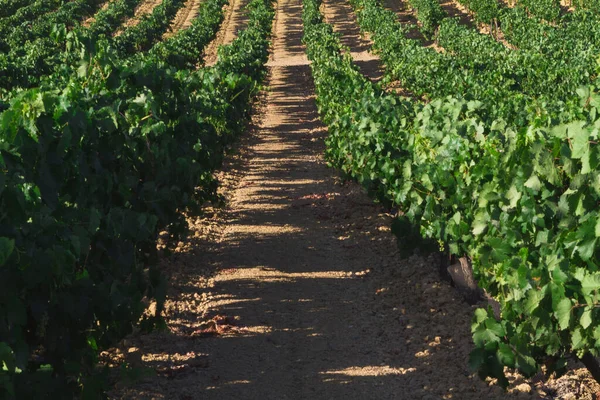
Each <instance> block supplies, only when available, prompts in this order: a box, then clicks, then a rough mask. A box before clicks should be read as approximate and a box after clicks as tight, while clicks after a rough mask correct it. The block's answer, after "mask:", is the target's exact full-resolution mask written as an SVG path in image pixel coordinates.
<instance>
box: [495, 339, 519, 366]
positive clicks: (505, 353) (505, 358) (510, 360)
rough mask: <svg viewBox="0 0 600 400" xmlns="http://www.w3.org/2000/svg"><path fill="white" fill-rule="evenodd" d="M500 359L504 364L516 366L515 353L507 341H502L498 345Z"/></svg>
mask: <svg viewBox="0 0 600 400" xmlns="http://www.w3.org/2000/svg"><path fill="white" fill-rule="evenodd" d="M498 360H500V362H501V363H502V365H506V366H508V367H511V368H513V367H514V366H515V353H513V351H512V349H511V348H510V346H509V345H507V344H506V343H500V344H499V345H498Z"/></svg>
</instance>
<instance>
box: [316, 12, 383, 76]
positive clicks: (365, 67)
mask: <svg viewBox="0 0 600 400" xmlns="http://www.w3.org/2000/svg"><path fill="white" fill-rule="evenodd" d="M322 12H323V16H324V17H325V21H326V22H327V23H328V24H331V25H332V26H333V29H334V30H335V31H336V32H337V33H339V34H340V40H341V42H342V45H343V46H346V47H348V48H349V49H350V54H351V55H352V59H353V60H354V63H355V64H356V65H357V66H358V67H359V68H360V71H361V72H362V73H363V75H365V76H367V77H368V78H369V79H371V80H372V81H374V82H376V81H379V80H381V78H382V77H383V68H382V66H381V61H380V60H379V57H377V56H376V55H374V54H372V53H371V51H370V49H371V45H372V42H371V41H370V40H369V38H367V37H364V36H362V35H361V33H360V28H359V27H358V23H357V22H356V15H355V14H354V11H353V10H352V7H351V6H350V4H348V2H346V1H343V0H342V1H340V0H325V1H323V3H322Z"/></svg>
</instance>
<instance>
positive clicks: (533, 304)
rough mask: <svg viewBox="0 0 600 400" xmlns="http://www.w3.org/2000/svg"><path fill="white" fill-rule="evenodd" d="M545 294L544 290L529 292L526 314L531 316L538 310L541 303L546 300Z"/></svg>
mask: <svg viewBox="0 0 600 400" xmlns="http://www.w3.org/2000/svg"><path fill="white" fill-rule="evenodd" d="M544 295H545V292H544V291H543V290H536V289H531V290H529V291H528V292H527V300H525V312H527V314H529V315H531V314H533V312H534V311H535V309H536V308H538V306H539V305H540V302H541V301H542V299H543V298H544Z"/></svg>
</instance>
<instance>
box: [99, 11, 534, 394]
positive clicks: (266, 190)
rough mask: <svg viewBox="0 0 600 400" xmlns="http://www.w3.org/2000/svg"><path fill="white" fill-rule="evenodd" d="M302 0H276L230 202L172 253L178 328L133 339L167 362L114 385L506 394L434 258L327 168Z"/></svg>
mask: <svg viewBox="0 0 600 400" xmlns="http://www.w3.org/2000/svg"><path fill="white" fill-rule="evenodd" d="M301 10H302V7H301V1H300V0H281V1H280V2H279V3H278V5H277V17H276V22H275V30H274V33H275V35H274V38H273V53H272V57H271V61H270V63H269V65H270V74H269V78H268V82H267V83H268V86H269V90H268V91H266V93H265V95H264V98H263V103H264V104H263V108H262V109H261V111H260V113H259V114H262V115H263V118H262V119H261V120H260V121H256V122H255V126H254V129H253V134H252V135H250V136H249V137H248V138H247V139H246V141H245V143H243V144H242V147H243V148H245V149H247V151H246V153H245V154H244V155H243V156H242V157H241V158H240V161H239V163H238V166H237V167H235V165H236V164H235V163H233V165H234V168H230V170H229V172H227V173H226V174H225V175H224V178H226V179H225V180H226V182H228V184H227V185H226V187H229V190H228V198H229V200H228V207H227V209H226V210H225V211H224V212H223V213H222V215H218V213H217V216H216V217H214V218H208V219H207V220H205V221H198V223H197V225H196V226H195V229H197V232H196V234H195V235H194V236H193V237H192V238H191V239H190V241H189V242H186V243H181V244H180V247H179V249H178V252H177V254H176V255H175V256H174V257H172V258H170V259H169V260H168V261H167V262H166V266H165V268H167V269H168V270H169V271H171V275H172V276H171V282H172V287H171V292H170V294H169V298H170V300H169V302H168V304H167V306H168V307H167V310H168V312H167V314H168V317H167V322H168V324H169V328H170V329H169V332H163V333H154V334H152V335H148V336H141V337H137V338H133V339H131V340H129V341H127V342H126V343H125V348H124V352H125V353H127V356H126V357H125V358H126V359H128V361H129V362H130V363H131V364H133V365H143V366H147V367H150V368H153V369H154V370H155V371H157V373H158V375H157V376H156V377H153V378H150V379H147V380H145V381H142V382H139V383H138V384H136V385H134V386H131V387H119V388H117V389H116V390H115V391H114V392H113V393H111V397H112V398H122V399H130V398H136V399H150V398H152V399H220V400H222V399H257V400H258V399H261V400H263V399H277V400H279V399H298V400H300V399H438V398H457V399H481V398H498V399H500V398H505V394H504V393H503V392H502V391H501V390H500V389H499V388H497V387H488V386H487V385H486V384H485V383H484V382H481V381H480V380H479V379H478V378H477V377H475V376H473V375H472V374H470V373H469V371H468V369H467V358H468V352H469V351H470V346H471V345H470V333H469V322H470V319H471V316H472V310H471V309H470V308H469V307H468V306H466V305H465V304H464V303H463V302H462V301H460V300H458V299H457V294H456V293H455V291H454V289H452V288H451V287H450V286H448V285H447V284H445V283H441V282H439V279H438V274H437V267H436V266H435V265H434V263H433V262H431V261H424V260H422V259H420V258H417V257H413V258H410V259H408V260H402V259H401V258H400V257H399V256H398V252H397V247H396V244H395V239H394V237H393V236H392V235H391V234H390V232H389V226H390V216H388V215H387V214H385V213H383V212H382V210H381V208H380V206H378V205H376V204H374V203H373V202H372V200H370V199H369V198H368V197H366V195H364V193H363V192H362V191H361V189H360V188H359V187H358V186H357V185H355V184H343V183H341V182H340V181H339V179H338V178H336V175H335V171H334V170H332V169H330V168H328V167H327V166H326V164H325V162H324V160H323V156H322V154H323V152H324V148H323V138H324V135H325V134H326V130H325V128H324V127H323V126H322V125H321V124H320V122H319V120H318V115H317V111H316V106H315V103H314V99H313V86H312V78H311V76H310V69H309V66H308V63H307V62H306V58H305V55H304V47H303V45H302V43H301V35H302V24H301ZM213 272H214V275H212V277H211V273H213ZM528 389H530V387H529V386H525V387H521V390H528ZM519 397H522V398H530V397H531V396H529V395H525V394H520V395H519Z"/></svg>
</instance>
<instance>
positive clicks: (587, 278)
mask: <svg viewBox="0 0 600 400" xmlns="http://www.w3.org/2000/svg"><path fill="white" fill-rule="evenodd" d="M598 289H600V273H594V274H585V275H584V277H583V279H581V292H582V293H583V294H585V295H589V294H590V293H592V292H593V291H595V290H598Z"/></svg>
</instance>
